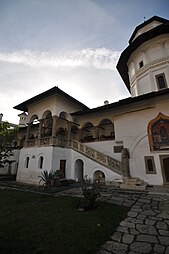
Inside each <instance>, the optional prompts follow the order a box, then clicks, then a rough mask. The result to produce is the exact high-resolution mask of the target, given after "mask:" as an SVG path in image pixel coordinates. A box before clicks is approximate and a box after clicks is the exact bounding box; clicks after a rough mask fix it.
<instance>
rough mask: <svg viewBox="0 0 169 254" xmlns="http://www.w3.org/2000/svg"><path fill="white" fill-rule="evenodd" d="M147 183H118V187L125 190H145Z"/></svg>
mask: <svg viewBox="0 0 169 254" xmlns="http://www.w3.org/2000/svg"><path fill="white" fill-rule="evenodd" d="M146 187H147V183H144V182H142V184H140V185H135V184H133V185H132V184H125V183H122V184H120V189H123V190H124V189H125V190H146Z"/></svg>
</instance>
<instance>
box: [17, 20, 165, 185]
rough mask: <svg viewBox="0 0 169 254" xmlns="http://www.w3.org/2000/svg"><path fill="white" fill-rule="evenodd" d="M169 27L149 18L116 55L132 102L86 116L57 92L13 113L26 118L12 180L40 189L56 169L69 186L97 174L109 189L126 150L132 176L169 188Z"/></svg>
mask: <svg viewBox="0 0 169 254" xmlns="http://www.w3.org/2000/svg"><path fill="white" fill-rule="evenodd" d="M168 27H169V23H168V21H166V20H164V19H161V18H159V17H153V18H151V19H150V20H148V21H146V22H145V23H143V24H141V25H140V26H138V27H137V28H136V30H135V32H134V33H133V35H132V38H131V39H130V45H129V46H128V47H127V49H125V50H124V52H123V53H122V55H121V57H120V59H119V63H118V65H117V68H118V70H119V72H120V75H121V76H122V78H123V80H124V82H125V84H126V86H127V88H128V89H129V90H130V92H131V95H132V97H131V98H127V99H124V100H121V101H119V102H115V103H112V104H106V105H104V106H102V107H99V108H95V109H89V108H87V107H86V106H85V105H83V104H81V103H80V102H78V101H77V100H75V99H74V98H72V97H70V96H69V95H67V94H65V93H64V92H63V91H61V90H60V89H58V88H56V87H55V88H52V89H50V90H48V91H46V92H45V93H43V94H40V95H37V96H36V97H33V98H31V99H30V100H28V101H26V102H23V103H21V104H19V105H18V106H16V107H15V108H16V109H19V110H22V111H26V110H27V111H26V112H28V115H27V124H26V126H25V127H24V128H22V129H20V132H19V135H18V142H19V144H20V145H19V146H20V147H21V149H20V156H19V165H18V172H17V180H18V181H21V182H26V183H31V184H39V175H40V174H41V172H42V171H43V170H47V171H56V170H61V169H62V170H63V171H64V177H65V178H67V179H74V180H82V179H83V178H85V177H87V178H88V179H90V180H92V181H94V180H97V177H98V175H99V174H102V178H104V181H106V182H109V183H110V182H111V183H114V182H116V181H120V180H122V179H123V175H124V171H123V169H124V165H123V161H122V151H123V148H127V150H128V153H129V170H130V176H131V177H135V178H139V179H141V180H143V181H145V182H146V183H148V184H152V185H163V184H166V183H169V32H168V31H169V30H167V29H168ZM21 116H22V114H21ZM35 119H36V120H37V122H36V124H33V122H34V120H35Z"/></svg>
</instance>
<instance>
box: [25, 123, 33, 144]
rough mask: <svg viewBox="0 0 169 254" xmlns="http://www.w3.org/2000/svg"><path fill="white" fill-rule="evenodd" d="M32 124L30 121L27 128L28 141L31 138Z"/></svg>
mask: <svg viewBox="0 0 169 254" xmlns="http://www.w3.org/2000/svg"><path fill="white" fill-rule="evenodd" d="M31 125H32V123H28V127H27V130H26V139H25V140H26V141H28V139H29V135H30V129H31Z"/></svg>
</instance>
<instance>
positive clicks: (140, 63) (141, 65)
mask: <svg viewBox="0 0 169 254" xmlns="http://www.w3.org/2000/svg"><path fill="white" fill-rule="evenodd" d="M143 66H144V63H143V60H142V61H140V62H139V67H140V68H142V67H143Z"/></svg>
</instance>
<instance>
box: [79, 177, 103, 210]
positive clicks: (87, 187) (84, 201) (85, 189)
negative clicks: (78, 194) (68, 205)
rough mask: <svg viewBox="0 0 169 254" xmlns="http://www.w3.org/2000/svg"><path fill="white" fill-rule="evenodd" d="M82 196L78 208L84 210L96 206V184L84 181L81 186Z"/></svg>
mask: <svg viewBox="0 0 169 254" xmlns="http://www.w3.org/2000/svg"><path fill="white" fill-rule="evenodd" d="M81 189H82V198H81V203H80V208H82V209H83V210H84V211H90V210H93V209H94V208H95V207H96V206H97V204H98V203H97V201H98V199H99V198H100V189H99V187H98V186H97V185H96V184H88V183H86V182H85V181H84V183H83V185H82V187H81Z"/></svg>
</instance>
